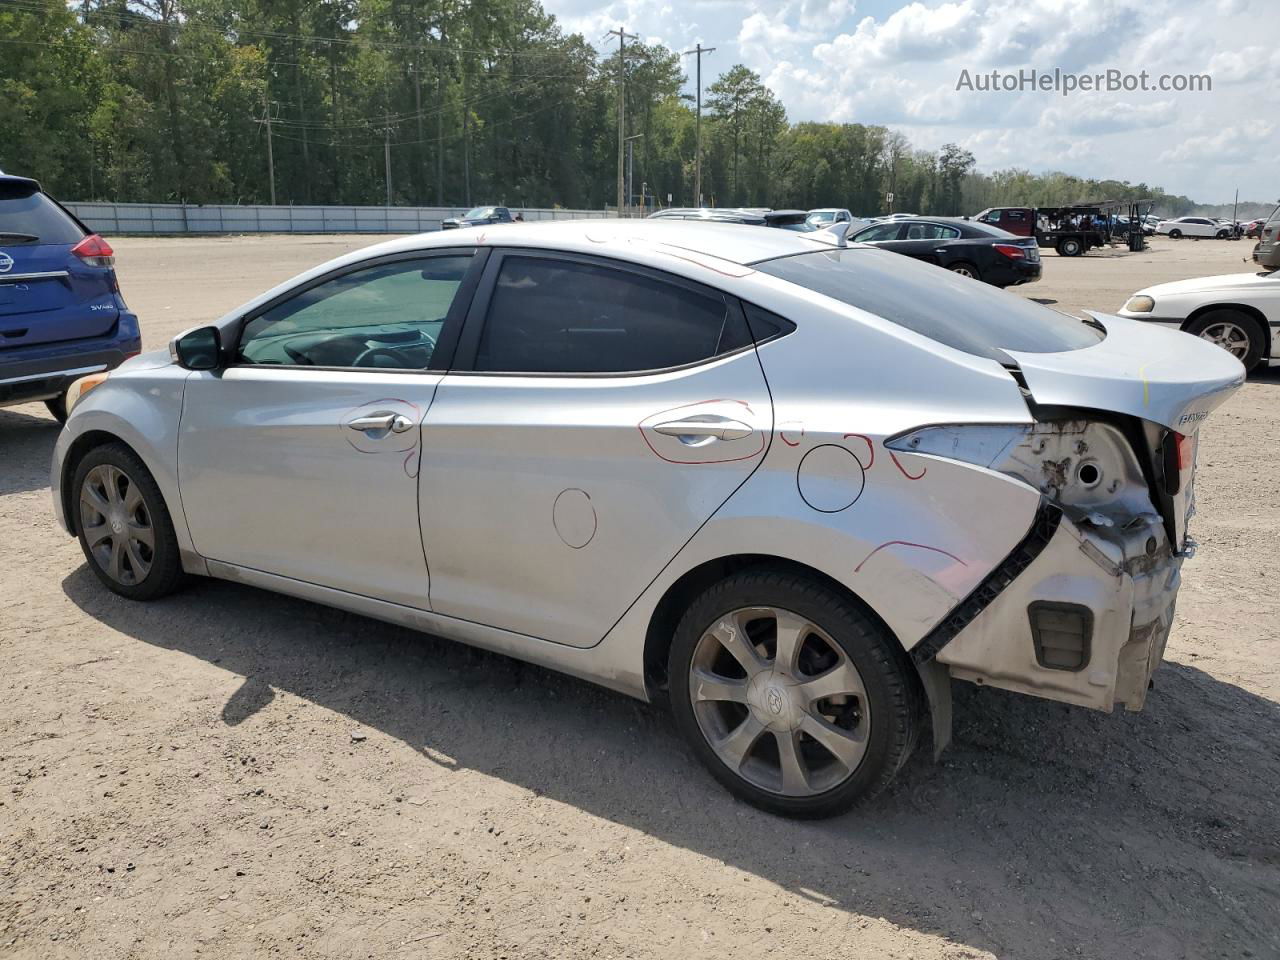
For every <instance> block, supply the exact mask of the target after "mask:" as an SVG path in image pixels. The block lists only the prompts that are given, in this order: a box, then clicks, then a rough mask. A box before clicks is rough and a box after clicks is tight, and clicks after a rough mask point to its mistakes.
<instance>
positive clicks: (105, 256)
mask: <svg viewBox="0 0 1280 960" xmlns="http://www.w3.org/2000/svg"><path fill="white" fill-rule="evenodd" d="M71 252H72V253H73V254H75V255H76V256H77V257H79V258H80V259H81V260H83V261H84V262H85V263H87V264H88V265H89V266H91V267H110V266H114V265H115V262H116V258H115V251H114V250H112V249H111V244H109V243H107V241H105V240H103V239H102V238H101V237H100V236H98V235H97V234H96V233H91V234H89V235H88V236H87V237H85V238H84V239H83V240H81V241H80V242H79V243H77V244H76V245H75V246H74V247H72V248H71Z"/></svg>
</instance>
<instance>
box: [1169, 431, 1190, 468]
mask: <svg viewBox="0 0 1280 960" xmlns="http://www.w3.org/2000/svg"><path fill="white" fill-rule="evenodd" d="M1173 436H1174V441H1175V442H1176V443H1177V445H1178V469H1179V470H1190V469H1191V465H1192V464H1193V463H1195V459H1196V442H1195V440H1194V439H1193V438H1191V437H1188V436H1187V435H1186V434H1183V433H1175V434H1174V435H1173Z"/></svg>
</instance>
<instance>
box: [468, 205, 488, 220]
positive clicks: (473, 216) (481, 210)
mask: <svg viewBox="0 0 1280 960" xmlns="http://www.w3.org/2000/svg"><path fill="white" fill-rule="evenodd" d="M492 216H493V207H472V208H471V209H470V210H468V211H467V215H466V216H465V217H463V218H462V219H463V220H487V219H488V218H489V217H492Z"/></svg>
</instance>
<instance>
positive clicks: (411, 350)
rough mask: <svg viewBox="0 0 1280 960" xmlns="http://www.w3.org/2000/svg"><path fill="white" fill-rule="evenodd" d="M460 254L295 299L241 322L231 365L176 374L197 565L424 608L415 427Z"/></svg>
mask: <svg viewBox="0 0 1280 960" xmlns="http://www.w3.org/2000/svg"><path fill="white" fill-rule="evenodd" d="M473 253H474V252H473V251H462V252H450V253H442V254H436V255H431V256H427V255H424V254H421V253H418V254H414V255H411V256H407V257H400V258H392V259H384V260H379V261H373V262H365V263H363V264H357V265H354V266H352V267H351V268H348V269H346V270H344V271H342V272H341V273H339V274H338V275H336V276H329V277H327V278H324V279H323V280H321V281H320V282H317V283H313V284H310V285H308V286H306V287H305V288H304V289H302V290H300V291H299V292H296V293H291V294H288V295H286V296H285V297H284V298H282V299H281V300H279V301H277V302H275V303H273V304H271V305H269V306H268V307H267V308H266V309H263V310H260V311H257V312H255V313H254V314H251V315H250V316H249V317H248V318H247V321H246V322H245V323H244V325H243V329H242V331H241V332H240V333H239V334H238V342H237V343H236V344H234V346H233V349H234V357H233V361H232V363H231V364H230V366H228V367H227V368H225V369H223V370H220V371H216V372H208V373H193V374H192V375H191V378H190V379H189V380H188V382H187V386H186V395H185V398H184V402H183V415H182V426H181V431H180V435H179V441H178V467H179V472H180V478H181V483H182V499H183V507H184V509H185V512H186V515H187V523H188V526H189V528H190V531H191V537H192V541H193V542H194V544H195V548H196V550H197V552H199V553H200V554H201V556H204V557H206V558H208V559H212V560H221V561H224V562H226V563H233V564H237V565H240V566H244V567H250V568H252V569H254V570H260V571H264V572H266V573H272V574H276V575H279V576H283V577H289V578H292V579H295V580H301V581H305V582H307V583H313V584H318V585H320V586H325V587H332V588H335V589H339V590H344V591H348V592H351V593H357V594H360V595H362V596H367V597H373V598H376V599H380V600H387V601H390V602H393V603H400V604H407V605H410V606H416V607H421V608H424V609H425V608H427V607H428V605H429V600H428V596H429V583H428V580H427V566H426V561H425V558H424V555H423V549H422V539H421V535H420V532H419V528H418V522H417V521H418V497H417V492H418V479H417V478H418V471H419V468H420V463H421V459H422V445H421V425H422V420H423V417H424V416H425V415H426V414H427V411H428V410H429V408H430V407H431V402H432V398H433V396H434V394H435V391H436V387H437V385H438V384H439V382H440V379H441V376H442V370H439V369H432V368H433V366H440V365H441V364H440V358H439V357H438V356H437V350H436V346H437V344H438V343H440V341H441V339H442V336H444V337H447V336H449V335H450V334H451V332H452V331H453V329H454V327H455V326H456V325H457V324H460V323H461V315H462V312H464V311H465V303H463V302H462V301H463V300H465V294H463V295H459V293H458V291H459V289H460V287H462V282H463V280H464V278H465V277H466V275H467V273H468V270H469V269H472V268H473V267H472V265H473V263H474V261H475V258H474V256H473ZM477 268H478V265H477ZM433 360H434V361H435V362H434V363H433Z"/></svg>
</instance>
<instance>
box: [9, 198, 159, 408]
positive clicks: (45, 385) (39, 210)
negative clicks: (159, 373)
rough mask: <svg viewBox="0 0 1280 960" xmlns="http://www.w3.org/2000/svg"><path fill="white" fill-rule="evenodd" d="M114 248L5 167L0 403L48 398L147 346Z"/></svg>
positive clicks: (59, 401)
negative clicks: (126, 294) (125, 291)
mask: <svg viewBox="0 0 1280 960" xmlns="http://www.w3.org/2000/svg"><path fill="white" fill-rule="evenodd" d="M114 264H115V257H114V256H113V255H112V252H111V247H110V246H108V244H107V242H106V241H105V240H103V239H102V238H101V237H100V236H98V235H97V234H96V233H93V232H91V231H90V230H89V229H88V228H86V227H85V225H84V224H83V223H81V222H80V221H79V220H77V219H76V218H75V217H74V216H73V215H72V213H71V212H70V211H69V210H67V209H66V208H65V207H63V206H62V205H61V204H60V203H58V201H56V200H54V199H53V198H52V197H51V196H49V195H48V194H47V193H45V192H44V191H43V190H41V189H40V184H39V183H37V182H36V181H35V180H30V179H28V178H26V177H12V176H6V175H4V174H0V407H3V406H9V405H12V404H16V403H27V402H29V401H32V400H43V401H44V402H45V406H47V407H48V408H49V412H50V413H51V414H53V416H54V417H55V418H57V419H58V420H59V421H63V420H65V419H66V418H67V404H66V396H67V387H69V386H70V385H71V384H72V383H73V382H74V381H75V380H77V379H79V378H80V377H83V376H87V375H88V374H91V373H99V372H101V371H103V370H113V369H115V368H116V367H118V366H120V364H122V363H124V361H125V360H127V359H128V358H129V357H132V356H133V355H134V354H136V353H138V352H139V351H140V350H141V349H142V338H141V335H140V334H139V331H138V318H137V317H136V316H135V315H134V314H132V313H130V312H129V309H128V307H126V306H125V303H124V299H123V298H122V297H121V296H120V284H119V283H118V282H117V281H116V271H115V268H114Z"/></svg>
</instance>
